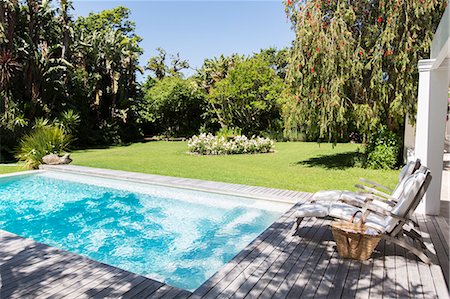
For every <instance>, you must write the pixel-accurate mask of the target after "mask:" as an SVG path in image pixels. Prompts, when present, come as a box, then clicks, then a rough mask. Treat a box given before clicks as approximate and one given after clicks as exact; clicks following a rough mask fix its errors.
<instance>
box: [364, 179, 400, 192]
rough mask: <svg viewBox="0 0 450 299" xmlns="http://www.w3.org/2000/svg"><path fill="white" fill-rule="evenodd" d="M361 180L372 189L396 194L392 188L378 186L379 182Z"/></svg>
mask: <svg viewBox="0 0 450 299" xmlns="http://www.w3.org/2000/svg"><path fill="white" fill-rule="evenodd" d="M359 180H360V181H361V182H362V183H365V184H368V185H370V186H369V187H372V188H375V187H377V188H381V189H384V190H386V191H387V192H389V193H392V192H394V190H392V189H391V188H388V187H386V186H383V185H381V184H378V183H377V182H374V181H371V180H368V179H365V178H359Z"/></svg>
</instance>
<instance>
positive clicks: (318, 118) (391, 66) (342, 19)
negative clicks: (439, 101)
mask: <svg viewBox="0 0 450 299" xmlns="http://www.w3.org/2000/svg"><path fill="white" fill-rule="evenodd" d="M446 2H447V1H444V0H421V1H408V0H395V1H394V0H375V1H346V0H345V1H344V0H329V1H323V0H308V1H303V0H288V1H287V2H285V5H286V12H287V14H288V17H289V19H290V21H291V23H292V27H293V29H294V30H295V34H296V36H295V40H294V47H293V50H292V56H291V63H290V66H289V70H288V73H287V82H288V83H289V85H290V87H291V96H290V97H289V101H288V102H287V103H286V105H285V106H284V119H285V132H286V134H287V135H295V134H297V133H304V134H306V136H307V137H308V138H309V139H316V140H317V139H322V140H327V141H333V142H336V141H339V140H341V139H342V138H348V136H345V135H346V134H348V133H350V132H352V131H359V132H362V133H363V134H364V135H367V134H369V133H370V132H372V131H374V130H375V129H376V128H378V127H379V126H380V125H386V126H387V127H388V128H389V130H391V131H394V132H396V133H400V132H401V129H402V127H403V124H404V119H405V115H407V114H408V115H410V116H413V115H415V111H416V98H417V97H416V94H417V82H418V73H417V62H418V60H419V59H422V58H427V57H428V53H429V52H428V51H429V46H430V43H431V40H432V36H433V32H434V31H435V29H436V26H437V24H438V23H439V20H440V17H441V15H442V12H443V10H444V8H445V4H446Z"/></svg>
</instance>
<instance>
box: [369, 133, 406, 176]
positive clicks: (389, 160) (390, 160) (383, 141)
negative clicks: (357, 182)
mask: <svg viewBox="0 0 450 299" xmlns="http://www.w3.org/2000/svg"><path fill="white" fill-rule="evenodd" d="M366 155H367V161H366V167H368V168H374V169H379V168H381V169H389V168H395V167H396V166H397V165H398V162H399V155H400V141H399V138H398V137H397V135H396V134H395V133H394V132H392V131H389V130H388V129H387V128H386V127H385V126H383V127H381V128H380V130H379V131H378V132H377V133H376V134H373V135H372V136H371V137H370V138H369V142H368V144H367V146H366Z"/></svg>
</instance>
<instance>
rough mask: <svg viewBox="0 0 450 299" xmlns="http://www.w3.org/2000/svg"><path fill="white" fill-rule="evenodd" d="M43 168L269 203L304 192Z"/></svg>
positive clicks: (90, 169)
mask: <svg viewBox="0 0 450 299" xmlns="http://www.w3.org/2000/svg"><path fill="white" fill-rule="evenodd" d="M39 171H41V172H42V171H57V172H64V173H72V174H80V175H89V176H96V177H101V178H109V179H120V180H126V181H131V182H137V183H146V184H152V185H159V186H165V187H176V188H183V189H189V190H195V191H203V192H212V193H218V194H224V195H231V196H239V197H247V198H251V199H258V200H264V201H269V202H277V203H282V204H283V203H284V204H288V205H290V206H292V205H294V204H295V203H297V202H298V201H299V200H300V199H301V198H302V196H303V195H304V194H305V193H304V192H299V191H292V190H283V189H275V188H268V187H259V186H250V185H242V184H232V183H223V182H215V181H206V180H200V179H191V178H182V177H172V176H164V175H156V174H147V173H140V172H130V171H123V170H112V169H104V168H94V167H87V166H78V165H40V166H39Z"/></svg>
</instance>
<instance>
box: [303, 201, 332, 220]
mask: <svg viewBox="0 0 450 299" xmlns="http://www.w3.org/2000/svg"><path fill="white" fill-rule="evenodd" d="M329 206H330V204H329V203H327V202H315V203H305V204H302V205H301V206H300V207H299V208H298V209H297V211H296V212H295V217H298V218H304V217H326V216H328V210H329Z"/></svg>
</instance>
